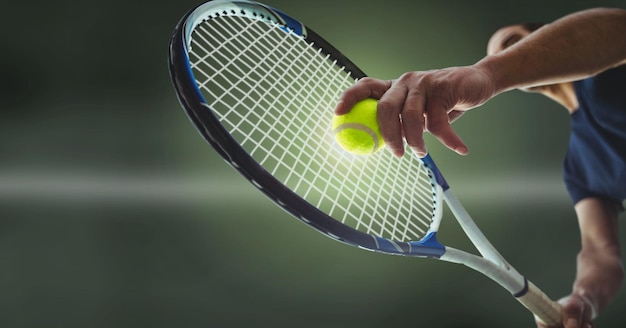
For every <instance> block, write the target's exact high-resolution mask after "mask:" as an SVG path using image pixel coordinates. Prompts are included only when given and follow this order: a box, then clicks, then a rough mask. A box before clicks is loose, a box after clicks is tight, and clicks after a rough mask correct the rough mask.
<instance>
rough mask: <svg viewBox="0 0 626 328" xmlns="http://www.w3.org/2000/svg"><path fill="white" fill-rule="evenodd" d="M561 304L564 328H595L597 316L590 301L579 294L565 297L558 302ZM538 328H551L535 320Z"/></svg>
mask: <svg viewBox="0 0 626 328" xmlns="http://www.w3.org/2000/svg"><path fill="white" fill-rule="evenodd" d="M558 303H559V304H561V311H562V317H563V326H562V327H563V328H593V327H595V326H594V325H593V321H592V320H593V318H594V317H595V315H596V313H595V312H596V311H595V306H594V305H593V304H592V303H591V301H590V300H589V299H587V298H586V297H584V296H582V295H579V294H572V295H569V296H567V297H564V298H562V299H560V300H559V302H558ZM535 320H536V322H537V327H538V328H551V327H548V326H546V325H544V324H543V323H541V321H539V320H537V319H535Z"/></svg>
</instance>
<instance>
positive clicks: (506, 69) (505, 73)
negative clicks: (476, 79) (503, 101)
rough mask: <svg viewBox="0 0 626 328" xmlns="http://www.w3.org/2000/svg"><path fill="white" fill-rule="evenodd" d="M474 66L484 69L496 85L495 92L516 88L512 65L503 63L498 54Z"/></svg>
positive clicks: (485, 58) (496, 93)
mask: <svg viewBox="0 0 626 328" xmlns="http://www.w3.org/2000/svg"><path fill="white" fill-rule="evenodd" d="M474 67H475V68H477V69H479V70H481V71H483V72H484V73H485V74H486V75H487V76H489V78H490V79H491V82H492V84H493V86H494V90H495V94H494V95H498V94H500V93H503V92H506V91H509V90H512V89H515V86H514V85H513V83H512V81H511V79H510V77H511V76H512V74H511V73H510V72H511V71H510V66H509V65H505V64H503V63H502V58H501V57H500V56H497V55H492V56H487V57H484V58H483V59H481V60H480V61H479V62H477V63H476V64H474Z"/></svg>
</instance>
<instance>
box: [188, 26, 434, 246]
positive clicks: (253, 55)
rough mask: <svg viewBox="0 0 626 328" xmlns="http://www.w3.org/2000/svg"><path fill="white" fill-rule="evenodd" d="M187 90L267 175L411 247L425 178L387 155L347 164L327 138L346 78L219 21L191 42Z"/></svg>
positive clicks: (427, 211)
mask: <svg viewBox="0 0 626 328" xmlns="http://www.w3.org/2000/svg"><path fill="white" fill-rule="evenodd" d="M191 49H192V50H191V51H190V53H189V55H190V62H191V63H192V70H193V72H194V75H195V76H196V79H197V80H198V81H197V83H198V85H199V86H200V87H201V90H202V92H203V94H204V96H205V98H206V100H207V102H208V104H209V107H210V108H212V109H213V111H214V113H215V114H216V115H217V116H218V118H219V119H220V121H221V123H222V125H223V126H224V127H225V128H226V130H228V131H229V132H230V134H231V135H232V136H233V138H235V140H237V141H238V142H239V144H240V145H241V146H242V147H243V148H244V149H245V150H246V151H247V152H248V153H249V154H250V155H251V156H252V157H253V158H254V159H255V160H256V161H257V162H259V163H260V164H261V165H262V166H263V167H264V168H265V169H266V170H267V171H268V172H270V173H271V174H272V175H273V176H274V177H276V178H277V179H278V180H279V181H281V182H282V183H283V184H284V185H286V186H287V187H288V188H289V189H291V190H292V191H294V192H295V193H297V194H298V195H300V196H301V197H302V198H304V199H305V200H307V201H308V202H309V203H311V204H313V205H314V206H316V207H317V208H318V209H320V210H322V211H323V212H325V213H326V214H328V215H330V216H331V217H333V218H335V219H337V220H339V221H341V222H342V223H344V224H346V225H349V226H351V227H353V228H355V229H357V230H360V231H363V232H366V233H369V234H372V235H378V236H382V237H385V238H389V239H393V240H400V241H409V240H419V239H421V238H422V237H423V236H424V234H425V233H426V232H427V231H428V229H429V226H430V224H431V222H432V216H433V212H434V200H433V186H432V185H431V180H430V177H429V175H428V174H429V172H428V170H425V169H423V167H422V165H421V163H420V162H419V160H417V159H416V158H411V157H410V156H405V158H403V159H402V160H397V159H396V158H394V157H393V156H392V155H391V154H389V153H387V152H380V153H377V154H375V155H371V156H365V157H354V156H352V155H349V154H347V153H345V152H343V151H342V150H340V149H339V148H338V147H337V146H336V143H335V141H334V138H333V135H332V132H331V131H330V126H329V125H330V120H331V119H332V115H333V113H332V108H333V107H334V105H335V104H336V101H337V99H338V98H339V96H340V94H341V92H342V91H343V90H344V89H346V88H347V87H349V86H350V85H352V84H353V83H354V80H353V79H352V78H351V77H350V75H349V73H347V72H345V71H344V70H343V69H342V68H341V67H338V66H337V65H336V63H335V62H334V61H333V60H332V59H330V58H329V56H327V55H325V54H324V53H322V51H321V50H320V49H317V48H316V47H314V45H312V44H310V43H308V42H306V41H305V40H304V39H303V38H302V37H300V36H298V35H295V34H293V33H286V32H285V31H284V30H282V28H281V27H279V26H278V25H272V24H268V23H265V22H260V21H258V20H250V19H248V18H246V17H239V16H223V17H219V18H216V19H210V20H207V21H205V22H203V23H202V24H200V25H199V26H198V27H197V28H196V30H195V31H194V33H193V35H192V43H191Z"/></svg>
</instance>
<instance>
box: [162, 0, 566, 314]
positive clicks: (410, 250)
mask: <svg viewBox="0 0 626 328" xmlns="http://www.w3.org/2000/svg"><path fill="white" fill-rule="evenodd" d="M244 12H246V13H244ZM250 12H253V13H255V14H254V16H255V17H256V18H257V19H261V20H264V21H266V22H270V23H273V24H278V25H279V26H281V28H282V29H283V30H284V31H285V32H286V33H295V34H297V35H299V36H301V37H303V38H305V40H306V41H307V42H309V43H311V45H312V46H314V47H316V48H318V49H319V50H321V51H322V52H323V53H324V54H325V55H328V56H330V57H331V58H333V59H334V60H336V63H337V65H339V66H340V67H343V68H344V70H345V71H346V72H348V73H349V74H350V76H351V77H352V78H354V79H355V80H358V79H360V78H363V77H366V74H365V73H364V72H363V71H362V70H360V69H359V68H358V67H357V66H356V65H355V64H354V63H352V62H351V61H350V60H349V59H348V58H347V57H346V56H344V55H343V54H342V53H341V52H340V51H339V50H337V49H336V48H335V47H333V46H332V45H331V44H330V43H328V42H327V41H325V40H324V39H323V38H321V37H320V36H319V35H318V34H317V33H315V32H314V31H312V30H311V29H309V28H307V27H306V26H305V25H304V24H302V23H300V22H299V21H298V20H296V19H294V18H292V17H290V16H288V15H286V14H285V13H282V12H281V11H279V10H276V9H274V8H271V7H269V6H266V5H263V4H260V3H256V2H252V1H246V0H232V1H229V0H213V1H209V2H205V3H203V4H200V5H198V6H197V7H195V8H194V9H192V10H190V11H189V12H188V13H187V14H186V15H185V16H183V17H182V19H181V20H180V22H179V23H178V24H177V26H176V28H175V31H174V33H173V34H172V37H171V41H170V47H169V57H168V58H169V69H170V75H171V79H172V81H173V84H174V88H175V90H176V94H177V97H178V99H179V101H180V103H181V105H182V107H183V108H184V109H185V111H186V113H187V116H188V117H189V119H190V120H191V122H192V123H193V124H194V125H195V126H196V128H197V130H198V132H199V133H200V134H201V135H202V136H203V138H204V139H205V140H206V141H207V142H208V143H209V144H210V145H211V146H212V147H213V148H214V149H215V150H216V151H217V152H218V153H219V154H220V156H222V158H224V160H225V161H226V162H227V163H228V164H229V165H231V166H232V167H233V168H234V169H236V170H237V171H238V172H239V173H240V174H241V175H243V176H244V177H245V178H246V179H248V180H249V181H250V182H251V183H252V184H253V185H254V186H256V187H257V188H258V189H259V190H260V191H261V192H263V193H264V194H265V195H266V196H267V197H269V198H270V199H271V200H272V201H273V202H274V203H276V204H277V205H279V206H280V207H281V208H283V209H284V210H285V211H287V212H288V213H290V214H291V215H292V216H294V217H296V218H298V219H300V220H301V221H303V222H304V223H306V224H308V225H310V226H311V227H313V228H314V229H316V230H318V231H319V232H321V233H323V234H324V235H326V236H328V237H330V238H332V239H334V240H337V241H340V242H343V243H346V244H349V245H352V246H356V247H359V248H362V249H366V250H370V251H376V252H382V253H387V254H392V255H404V256H413V257H425V258H438V259H440V260H444V261H447V262H452V263H458V264H463V265H465V266H467V267H470V268H472V269H474V270H476V271H478V272H481V273H482V274H484V275H485V276H487V277H489V278H491V279H492V280H494V281H495V282H497V283H498V284H500V285H501V286H502V287H504V288H505V289H506V290H508V291H509V292H510V293H511V294H512V295H513V296H514V297H516V298H517V299H518V300H519V301H520V302H521V303H522V304H523V305H524V306H525V307H527V308H528V309H529V310H531V312H533V313H535V315H536V316H537V317H539V318H540V319H541V320H542V321H544V322H545V323H548V324H550V325H552V324H559V323H560V322H561V321H560V320H561V319H560V306H559V305H558V304H556V303H555V302H553V301H551V300H550V298H548V297H547V296H546V295H545V294H544V293H543V292H542V291H541V290H539V289H538V288H537V287H536V286H535V285H534V284H532V283H531V282H529V281H528V280H527V279H526V278H525V277H524V276H522V275H521V274H520V273H519V272H518V271H517V270H515V269H514V268H513V267H512V266H511V265H510V264H509V263H508V262H507V261H506V260H505V259H504V257H503V256H502V255H501V254H500V253H499V252H498V251H497V250H496V248H495V247H494V246H493V245H492V244H491V243H490V242H489V241H488V239H487V238H486V237H485V235H484V234H483V233H482V231H481V230H480V229H479V228H478V226H477V225H476V223H475V222H474V221H473V220H472V218H471V216H470V215H469V213H468V212H467V211H466V210H465V208H464V207H463V206H462V204H461V202H460V201H459V200H458V199H457V198H456V196H455V195H454V194H453V193H452V192H451V190H450V187H449V185H448V183H447V182H446V180H445V179H444V177H443V175H442V173H441V171H439V169H438V168H437V165H436V164H435V162H434V161H433V159H432V158H431V157H430V155H427V156H426V157H424V158H422V159H421V161H422V163H423V164H424V167H425V168H427V170H428V171H429V176H430V177H431V181H432V185H433V189H434V190H433V193H435V195H437V197H438V199H437V200H436V201H435V202H436V204H437V207H436V211H435V214H434V215H433V216H434V217H433V223H432V224H431V228H430V230H429V232H428V233H427V234H426V235H425V237H423V238H422V239H421V240H419V241H411V242H400V241H392V240H389V239H386V238H382V237H378V236H373V235H369V234H366V233H364V232H361V231H358V230H356V229H354V228H351V227H349V226H346V225H344V224H342V223H341V222H339V221H337V220H335V219H334V218H332V217H330V216H329V215H327V214H326V213H324V212H322V211H321V210H319V209H317V208H316V207H315V206H313V205H311V204H310V203H308V202H307V201H306V200H304V199H302V198H301V197H300V196H299V195H297V194H296V193H295V192H293V191H292V190H290V189H289V188H288V187H286V186H285V185H283V184H282V183H281V182H280V181H278V180H277V179H276V178H275V177H273V176H272V175H271V174H270V173H269V172H267V171H266V170H265V169H264V168H263V167H262V166H261V165H260V164H259V163H257V162H256V161H255V160H254V159H253V158H252V156H250V155H249V154H247V152H246V151H245V150H244V149H243V148H242V147H241V146H240V145H239V144H238V142H237V141H236V140H235V139H234V138H233V137H232V136H231V135H230V133H229V132H228V131H227V130H226V129H225V128H224V127H223V126H222V125H221V124H220V122H219V119H218V118H217V117H216V116H215V114H214V113H213V112H212V109H211V108H210V106H209V105H208V104H207V101H206V100H205V99H204V97H203V95H202V93H201V91H200V90H199V88H198V86H197V85H196V83H195V78H194V74H193V71H192V68H191V64H190V60H189V57H188V54H187V50H188V49H189V47H190V45H191V38H190V36H191V33H192V31H193V30H194V29H195V28H196V27H197V25H198V24H200V23H202V22H203V21H204V20H205V19H208V18H211V17H213V16H220V15H235V16H237V15H241V16H246V17H250V15H249V13H250ZM442 200H443V201H445V202H446V204H447V205H448V207H449V209H450V210H451V212H452V213H453V215H454V216H455V218H456V219H457V222H458V223H459V225H460V226H461V228H462V229H463V231H464V232H465V234H466V235H467V237H468V238H469V240H470V241H471V242H472V244H473V245H474V246H475V247H476V249H477V250H478V252H479V253H480V254H481V255H482V257H481V256H477V255H475V254H471V253H468V252H465V251H462V250H459V249H456V248H453V247H448V246H444V245H442V244H440V243H439V242H438V240H437V231H438V228H439V223H440V221H441V216H442V209H443V201H442Z"/></svg>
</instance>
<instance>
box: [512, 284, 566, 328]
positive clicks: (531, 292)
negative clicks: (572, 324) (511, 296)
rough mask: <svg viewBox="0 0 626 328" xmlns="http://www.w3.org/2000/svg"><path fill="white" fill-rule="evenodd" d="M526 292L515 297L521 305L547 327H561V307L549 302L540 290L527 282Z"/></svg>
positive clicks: (551, 301)
mask: <svg viewBox="0 0 626 328" xmlns="http://www.w3.org/2000/svg"><path fill="white" fill-rule="evenodd" d="M527 284H528V290H527V291H526V293H525V294H523V295H521V296H517V300H518V301H519V302H520V303H522V305H524V306H525V307H526V308H527V309H528V310H530V312H532V313H533V314H534V315H535V317H536V318H538V319H539V320H540V321H542V322H543V323H544V324H546V325H547V326H559V327H560V326H561V324H562V320H561V306H560V305H559V303H557V302H555V301H553V300H551V299H550V298H549V297H548V295H546V294H545V293H544V292H543V291H541V289H539V288H538V287H537V286H535V285H534V284H533V283H532V282H530V281H527Z"/></svg>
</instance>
